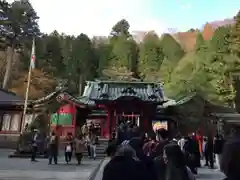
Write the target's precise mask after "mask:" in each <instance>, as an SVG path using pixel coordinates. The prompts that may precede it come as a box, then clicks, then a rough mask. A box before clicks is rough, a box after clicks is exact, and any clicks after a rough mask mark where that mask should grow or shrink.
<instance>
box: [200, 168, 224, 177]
mask: <svg viewBox="0 0 240 180" xmlns="http://www.w3.org/2000/svg"><path fill="white" fill-rule="evenodd" d="M224 177H225V176H224V174H223V173H221V172H220V171H219V170H216V169H208V168H206V167H202V168H199V169H198V175H197V176H196V179H197V180H222V179H224Z"/></svg>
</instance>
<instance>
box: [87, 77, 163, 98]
mask: <svg viewBox="0 0 240 180" xmlns="http://www.w3.org/2000/svg"><path fill="white" fill-rule="evenodd" d="M83 97H87V98H89V99H90V100H94V101H97V100H110V101H114V100H118V99H119V98H121V97H133V98H138V99H140V100H142V101H148V102H156V103H162V102H164V94H163V88H162V84H161V83H155V82H135V81H133V82H132V81H98V80H96V81H87V85H86V87H85V90H84V93H83Z"/></svg>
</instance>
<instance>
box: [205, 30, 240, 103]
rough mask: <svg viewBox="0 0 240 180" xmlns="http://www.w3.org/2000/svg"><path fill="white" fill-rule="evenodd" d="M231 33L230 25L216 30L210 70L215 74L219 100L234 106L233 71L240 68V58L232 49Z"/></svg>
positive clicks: (214, 80) (212, 44)
mask: <svg viewBox="0 0 240 180" xmlns="http://www.w3.org/2000/svg"><path fill="white" fill-rule="evenodd" d="M230 33H231V27H230V26H229V27H219V28H218V29H216V31H215V32H214V35H213V37H212V39H211V41H210V43H211V58H210V62H209V66H208V72H211V74H212V76H213V80H212V81H213V82H214V84H215V87H216V96H217V101H219V102H221V103H225V104H227V105H230V106H232V105H233V101H234V99H235V90H234V89H233V80H232V73H233V72H235V71H236V70H237V69H238V68H239V60H238V59H237V58H236V57H234V56H233V55H232V53H231V51H230V46H231V44H230V41H229V38H230Z"/></svg>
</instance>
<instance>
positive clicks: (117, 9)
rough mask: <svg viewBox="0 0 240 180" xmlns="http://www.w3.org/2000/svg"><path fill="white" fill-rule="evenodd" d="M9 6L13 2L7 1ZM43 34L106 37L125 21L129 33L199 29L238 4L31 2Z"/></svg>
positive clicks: (212, 0) (199, 0)
mask: <svg viewBox="0 0 240 180" xmlns="http://www.w3.org/2000/svg"><path fill="white" fill-rule="evenodd" d="M8 1H9V2H11V1H13V0H8ZM30 2H31V3H32V6H33V7H34V9H35V10H36V12H37V14H38V16H39V17H40V19H39V25H40V29H41V31H42V32H44V33H50V32H52V31H53V30H57V31H58V32H60V33H65V34H68V35H79V34H80V33H85V34H88V35H89V36H107V35H108V34H109V33H110V31H111V28H112V27H113V25H114V24H116V22H117V21H119V20H121V19H123V18H125V19H126V20H128V22H129V23H130V31H151V30H154V31H155V32H156V33H158V34H159V35H160V34H162V33H164V32H172V31H175V30H178V31H187V30H189V29H190V28H201V27H202V26H203V25H204V24H205V23H206V22H211V21H215V20H222V19H225V18H231V17H233V16H234V15H236V14H237V12H238V10H240V1H239V0H229V1H226V0H30Z"/></svg>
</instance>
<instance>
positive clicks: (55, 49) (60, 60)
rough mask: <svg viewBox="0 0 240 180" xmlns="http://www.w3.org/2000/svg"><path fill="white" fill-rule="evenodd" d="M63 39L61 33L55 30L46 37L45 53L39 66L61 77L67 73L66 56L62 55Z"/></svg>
mask: <svg viewBox="0 0 240 180" xmlns="http://www.w3.org/2000/svg"><path fill="white" fill-rule="evenodd" d="M61 43H62V41H61V37H60V35H59V33H58V32H57V31H53V32H52V33H51V34H50V35H48V36H47V37H46V38H45V53H44V55H43V60H42V61H39V67H44V68H45V70H46V71H47V72H49V73H51V74H52V75H53V76H55V77H58V78H61V77H63V76H64V73H65V64H64V57H63V55H62V44H61Z"/></svg>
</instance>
